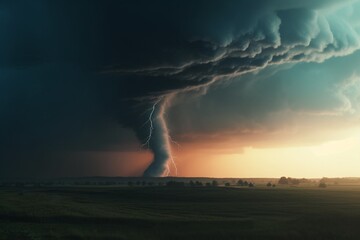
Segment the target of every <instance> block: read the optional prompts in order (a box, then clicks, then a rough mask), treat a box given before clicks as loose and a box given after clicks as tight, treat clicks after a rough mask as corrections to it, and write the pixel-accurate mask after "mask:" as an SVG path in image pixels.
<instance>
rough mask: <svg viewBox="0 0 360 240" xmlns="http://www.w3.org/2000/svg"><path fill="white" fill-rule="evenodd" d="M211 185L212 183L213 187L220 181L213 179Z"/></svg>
mask: <svg viewBox="0 0 360 240" xmlns="http://www.w3.org/2000/svg"><path fill="white" fill-rule="evenodd" d="M211 185H212V186H213V187H217V186H218V185H219V184H218V182H217V181H216V180H213V181H212V182H211Z"/></svg>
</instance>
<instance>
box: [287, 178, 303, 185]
mask: <svg viewBox="0 0 360 240" xmlns="http://www.w3.org/2000/svg"><path fill="white" fill-rule="evenodd" d="M289 182H290V183H291V184H292V185H299V184H300V180H299V179H295V178H290V179H289Z"/></svg>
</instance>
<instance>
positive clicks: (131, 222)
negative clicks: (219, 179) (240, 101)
mask: <svg viewBox="0 0 360 240" xmlns="http://www.w3.org/2000/svg"><path fill="white" fill-rule="evenodd" d="M0 239H11V240H14V239H15V240H16V239H21V240H26V239H90V240H91V239H129V240H141V239H146V240H155V239H156V240H162V239H164V240H165V239H166V240H169V239H171V240H172V239H175V240H176V239H187V240H189V239H196V240H202V239H206V240H209V239H210V240H211V239H220V240H228V239H229V240H230V239H232V240H236V239H299V240H300V239H301V240H304V239H360V187H359V186H329V187H327V188H325V189H321V188H318V187H314V186H313V187H311V186H309V187H301V186H299V187H291V186H286V187H278V186H277V187H275V188H273V187H270V188H268V187H265V186H256V187H254V188H248V187H236V186H231V187H222V186H221V187H190V186H185V187H166V186H146V187H142V186H132V187H128V186H122V187H108V186H73V187H60V186H51V187H31V188H30V187H29V188H27V187H22V188H19V187H1V188H0Z"/></svg>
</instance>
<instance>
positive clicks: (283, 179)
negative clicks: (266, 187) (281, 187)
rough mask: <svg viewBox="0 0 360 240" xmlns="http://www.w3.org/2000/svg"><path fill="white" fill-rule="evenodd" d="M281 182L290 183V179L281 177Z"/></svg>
mask: <svg viewBox="0 0 360 240" xmlns="http://www.w3.org/2000/svg"><path fill="white" fill-rule="evenodd" d="M278 183H279V184H288V183H289V181H288V179H287V178H286V177H281V178H280V179H279V182H278Z"/></svg>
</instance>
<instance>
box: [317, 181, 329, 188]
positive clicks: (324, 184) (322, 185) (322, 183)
mask: <svg viewBox="0 0 360 240" xmlns="http://www.w3.org/2000/svg"><path fill="white" fill-rule="evenodd" d="M326 187H327V185H326V183H324V182H320V184H319V188H326Z"/></svg>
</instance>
